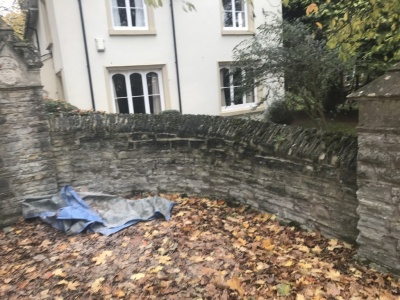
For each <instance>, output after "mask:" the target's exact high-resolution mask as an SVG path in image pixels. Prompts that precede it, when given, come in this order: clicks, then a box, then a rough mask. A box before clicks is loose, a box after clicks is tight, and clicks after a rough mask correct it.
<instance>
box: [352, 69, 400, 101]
mask: <svg viewBox="0 0 400 300" xmlns="http://www.w3.org/2000/svg"><path fill="white" fill-rule="evenodd" d="M347 98H349V99H354V100H368V99H375V98H400V62H399V63H397V64H395V65H394V66H393V67H392V68H390V69H389V70H388V71H387V73H386V74H385V75H382V76H381V77H379V78H377V79H375V80H374V81H372V82H370V83H369V84H367V85H365V86H363V87H362V88H360V89H359V90H357V91H355V92H353V93H351V94H350V95H349V96H347Z"/></svg>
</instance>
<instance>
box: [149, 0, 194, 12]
mask: <svg viewBox="0 0 400 300" xmlns="http://www.w3.org/2000/svg"><path fill="white" fill-rule="evenodd" d="M181 1H182V7H183V10H184V11H193V10H196V7H195V6H194V5H193V4H192V3H191V2H190V1H187V0H181ZM144 2H145V3H146V4H147V5H149V6H153V7H161V6H163V0H145V1H144Z"/></svg>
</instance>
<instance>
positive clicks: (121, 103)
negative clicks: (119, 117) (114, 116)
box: [117, 98, 129, 114]
mask: <svg viewBox="0 0 400 300" xmlns="http://www.w3.org/2000/svg"><path fill="white" fill-rule="evenodd" d="M117 104H118V105H117V107H118V112H119V113H120V114H129V106H128V98H120V99H117Z"/></svg>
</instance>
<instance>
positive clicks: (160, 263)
mask: <svg viewBox="0 0 400 300" xmlns="http://www.w3.org/2000/svg"><path fill="white" fill-rule="evenodd" d="M162 197H165V198H167V199H169V200H172V201H176V202H177V203H179V204H178V205H176V206H175V207H174V209H173V213H172V218H171V220H170V221H169V222H166V221H162V220H154V221H151V222H146V223H139V224H137V225H135V226H132V227H129V228H127V229H125V230H123V231H121V232H118V233H116V234H114V235H112V236H108V237H106V236H101V235H99V234H81V235H76V236H65V235H64V234H63V233H62V232H59V231H56V230H55V229H52V228H51V227H49V226H48V225H47V224H44V223H41V222H40V221H38V220H34V221H31V222H27V221H21V222H20V223H18V224H17V225H15V226H13V227H11V228H8V229H7V230H2V231H0V258H1V264H0V299H27V298H29V299H59V300H61V299H82V298H88V299H179V300H180V299H222V300H224V299H249V300H250V299H257V300H262V299H297V300H303V299H312V300H323V299H326V300H330V299H351V300H358V299H379V300H392V299H398V298H399V296H400V282H399V280H398V279H396V278H395V277H393V276H392V275H390V274H385V273H380V272H378V271H375V270H372V269H370V268H367V267H365V266H363V265H360V264H358V263H357V262H356V261H355V260H354V259H353V256H354V254H355V249H354V247H353V246H352V245H350V244H346V243H342V242H340V241H338V240H335V239H326V238H323V237H322V236H321V235H320V234H319V233H318V232H307V231H302V230H298V229H296V228H294V227H290V226H283V225H281V224H279V223H278V222H277V221H276V218H275V216H274V215H271V214H267V213H263V212H259V211H256V210H253V209H250V208H248V207H244V206H239V207H231V206H229V205H228V204H227V203H226V202H224V201H222V200H209V199H205V198H193V197H192V198H190V197H180V195H179V194H174V195H162Z"/></svg>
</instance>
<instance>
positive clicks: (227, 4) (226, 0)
mask: <svg viewBox="0 0 400 300" xmlns="http://www.w3.org/2000/svg"><path fill="white" fill-rule="evenodd" d="M222 7H223V8H224V10H232V0H222Z"/></svg>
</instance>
